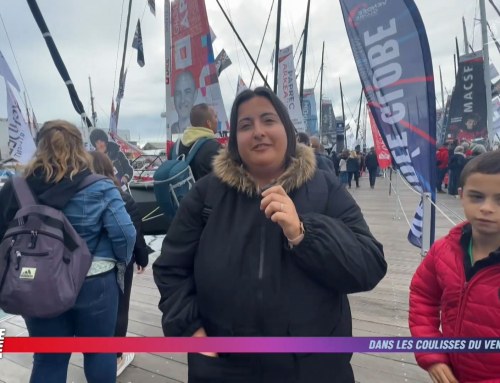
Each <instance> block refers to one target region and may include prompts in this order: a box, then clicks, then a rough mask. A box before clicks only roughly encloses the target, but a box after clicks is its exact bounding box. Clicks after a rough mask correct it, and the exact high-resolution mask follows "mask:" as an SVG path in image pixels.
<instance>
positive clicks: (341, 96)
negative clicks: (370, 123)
mask: <svg viewBox="0 0 500 383" xmlns="http://www.w3.org/2000/svg"><path fill="white" fill-rule="evenodd" d="M339 84H340V100H341V101H342V122H343V123H344V145H345V147H346V148H347V130H346V126H345V110H344V92H343V91H342V80H341V79H340V78H339Z"/></svg>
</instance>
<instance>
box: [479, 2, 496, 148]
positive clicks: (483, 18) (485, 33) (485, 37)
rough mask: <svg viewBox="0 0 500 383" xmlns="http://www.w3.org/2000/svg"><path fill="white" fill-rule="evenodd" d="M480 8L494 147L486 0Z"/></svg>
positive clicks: (487, 106) (488, 105) (487, 108)
mask: <svg viewBox="0 0 500 383" xmlns="http://www.w3.org/2000/svg"><path fill="white" fill-rule="evenodd" d="M479 9H480V11H481V35H482V44H483V58H484V65H483V67H484V83H485V84H486V111H487V115H488V125H487V127H488V141H489V147H490V148H492V147H493V140H494V138H495V133H494V131H493V110H492V108H491V78H490V50H489V45H488V29H487V26H486V23H487V20H486V4H485V0H479Z"/></svg>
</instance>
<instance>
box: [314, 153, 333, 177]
mask: <svg viewBox="0 0 500 383" xmlns="http://www.w3.org/2000/svg"><path fill="white" fill-rule="evenodd" d="M314 155H315V156H316V165H317V167H318V169H320V170H323V171H325V172H327V173H333V172H334V171H335V170H334V169H333V163H332V167H330V164H329V162H330V160H329V159H327V158H326V157H325V156H322V155H321V154H319V153H314Z"/></svg>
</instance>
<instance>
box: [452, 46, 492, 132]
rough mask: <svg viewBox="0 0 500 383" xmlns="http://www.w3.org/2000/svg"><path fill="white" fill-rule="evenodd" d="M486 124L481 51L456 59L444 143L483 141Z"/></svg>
mask: <svg viewBox="0 0 500 383" xmlns="http://www.w3.org/2000/svg"><path fill="white" fill-rule="evenodd" d="M490 102H491V101H490ZM487 122H488V117H487V108H486V85H485V83H484V68H483V52H481V51H479V52H474V53H471V54H469V55H464V56H461V57H460V62H459V64H458V73H457V81H456V85H455V89H454V90H453V95H452V97H451V106H450V116H449V125H448V127H447V130H446V141H453V140H454V139H456V138H458V139H459V140H461V139H463V138H465V139H467V140H472V139H473V138H487V137H488V129H487V127H486V126H487Z"/></svg>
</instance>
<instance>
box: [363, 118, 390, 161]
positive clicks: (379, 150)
mask: <svg viewBox="0 0 500 383" xmlns="http://www.w3.org/2000/svg"><path fill="white" fill-rule="evenodd" d="M368 114H369V115H370V125H371V127H372V135H373V144H374V146H375V153H376V154H377V160H378V166H379V167H380V169H385V168H388V167H389V166H391V153H389V150H387V146H385V143H384V140H383V139H382V136H381V135H380V131H379V130H378V128H377V124H376V123H375V120H374V119H373V115H372V111H371V110H370V109H368Z"/></svg>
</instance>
